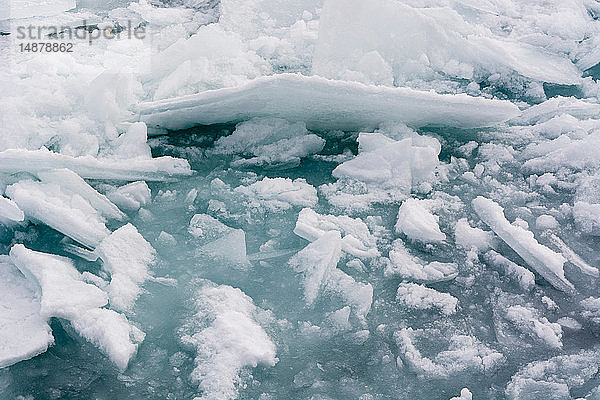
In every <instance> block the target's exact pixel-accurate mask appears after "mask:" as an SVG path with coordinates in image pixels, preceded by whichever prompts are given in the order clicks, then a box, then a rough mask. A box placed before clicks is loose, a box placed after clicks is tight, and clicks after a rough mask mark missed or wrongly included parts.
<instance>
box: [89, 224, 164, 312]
mask: <svg viewBox="0 0 600 400" xmlns="http://www.w3.org/2000/svg"><path fill="white" fill-rule="evenodd" d="M95 254H96V255H97V256H98V257H100V258H101V259H102V261H103V263H102V268H103V269H104V270H106V271H107V272H108V273H109V274H110V284H109V286H108V295H109V298H110V306H111V308H114V309H116V310H120V311H125V310H130V309H131V307H132V306H133V304H134V302H135V300H136V299H137V297H138V296H139V295H140V293H141V291H142V289H141V288H140V285H142V284H143V283H144V281H146V280H147V279H148V278H150V273H149V272H148V265H150V264H152V262H153V261H154V259H155V256H156V251H155V250H154V248H152V246H151V245H150V243H148V242H147V241H146V240H145V239H144V238H143V237H142V235H140V233H139V232H138V231H137V229H136V228H135V226H133V225H131V224H127V225H124V226H122V227H120V228H119V229H117V230H116V231H114V232H113V233H111V234H110V236H109V237H107V238H106V239H104V240H103V241H102V242H101V243H100V244H99V245H98V247H96V250H95Z"/></svg>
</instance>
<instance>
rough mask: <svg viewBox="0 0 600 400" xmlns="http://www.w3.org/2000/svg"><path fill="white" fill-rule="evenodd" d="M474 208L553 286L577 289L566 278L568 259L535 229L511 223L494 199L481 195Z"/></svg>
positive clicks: (480, 216)
mask: <svg viewBox="0 0 600 400" xmlns="http://www.w3.org/2000/svg"><path fill="white" fill-rule="evenodd" d="M473 208H474V209H475V212H477V215H479V218H481V220H482V221H483V222H485V223H486V224H488V225H489V227H490V228H492V230H493V231H494V232H495V233H496V234H497V235H498V236H499V237H500V238H501V239H502V240H504V241H505V242H506V244H508V245H509V246H510V247H512V249H513V250H514V251H516V252H517V254H519V255H520V256H521V257H522V258H523V260H525V262H526V263H527V264H528V265H529V266H530V267H531V268H533V269H534V270H535V271H536V272H537V273H539V274H540V275H541V276H542V277H543V278H544V279H546V280H547V281H548V282H549V283H550V284H551V285H552V286H554V287H556V288H557V289H559V290H562V291H564V292H568V293H572V292H574V290H575V288H574V287H573V285H572V284H571V282H569V281H568V280H567V278H565V272H564V270H563V265H564V263H565V262H566V261H567V260H566V259H565V258H564V257H563V256H562V255H561V254H558V253H555V252H554V251H552V250H550V249H549V248H547V247H546V246H544V245H541V244H540V243H538V241H537V240H536V239H535V237H534V236H533V233H532V232H530V231H528V230H525V229H523V228H522V227H520V226H515V225H511V223H510V222H508V220H507V219H506V217H505V216H504V210H503V209H502V207H500V205H498V204H497V203H495V202H494V201H492V200H490V199H486V198H485V197H481V196H479V197H477V198H476V199H474V200H473Z"/></svg>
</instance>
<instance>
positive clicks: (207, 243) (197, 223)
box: [188, 214, 249, 268]
mask: <svg viewBox="0 0 600 400" xmlns="http://www.w3.org/2000/svg"><path fill="white" fill-rule="evenodd" d="M188 232H189V233H190V234H191V235H192V236H194V237H195V238H196V239H198V240H199V241H200V247H198V249H197V253H198V254H202V255H206V256H209V257H213V258H216V259H221V260H226V261H229V262H232V263H234V264H236V265H238V266H240V267H242V268H247V267H248V266H249V262H248V258H247V257H246V233H245V232H244V231H243V230H241V229H234V228H230V227H228V226H227V225H225V224H223V223H222V222H221V221H219V220H218V219H216V218H213V217H211V216H210V215H207V214H195V215H194V216H193V217H192V219H191V220H190V226H189V228H188Z"/></svg>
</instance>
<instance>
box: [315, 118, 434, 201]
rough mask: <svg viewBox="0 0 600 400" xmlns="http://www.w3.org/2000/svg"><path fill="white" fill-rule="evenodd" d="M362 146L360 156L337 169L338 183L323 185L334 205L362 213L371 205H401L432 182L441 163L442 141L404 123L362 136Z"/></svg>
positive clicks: (360, 143)
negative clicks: (439, 156) (416, 190)
mask: <svg viewBox="0 0 600 400" xmlns="http://www.w3.org/2000/svg"><path fill="white" fill-rule="evenodd" d="M398 131H400V132H398ZM384 133H385V134H387V135H390V136H394V137H399V140H394V139H390V138H389V137H387V136H385V135H384ZM358 144H359V153H358V155H357V156H356V157H354V158H353V159H351V160H348V161H346V162H344V163H342V164H340V165H338V166H337V167H336V168H335V169H334V170H333V172H332V175H333V176H334V177H335V178H337V179H338V181H337V182H335V183H333V184H329V185H324V186H322V189H323V191H324V193H325V195H326V196H327V200H328V201H329V202H330V203H331V204H332V205H335V206H339V207H343V208H349V209H357V210H362V209H368V208H369V205H370V204H371V203H385V202H398V201H400V200H403V199H405V198H406V196H407V195H408V194H410V192H411V191H412V189H413V188H420V187H421V186H422V185H423V184H425V183H427V182H429V181H430V180H432V179H433V177H434V171H435V169H436V167H437V166H438V164H439V160H438V155H439V153H440V150H441V145H440V143H439V141H438V140H437V139H435V138H432V137H428V136H421V135H418V134H417V133H416V132H414V131H412V130H411V129H409V128H407V127H406V126H405V125H401V124H396V125H393V124H387V125H385V126H382V129H381V132H376V133H361V134H360V135H359V136H358Z"/></svg>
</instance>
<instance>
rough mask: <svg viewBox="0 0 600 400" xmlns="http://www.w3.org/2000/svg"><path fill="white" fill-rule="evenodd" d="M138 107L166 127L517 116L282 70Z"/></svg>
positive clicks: (513, 111)
mask: <svg viewBox="0 0 600 400" xmlns="http://www.w3.org/2000/svg"><path fill="white" fill-rule="evenodd" d="M474 110H477V111H476V112H475V111H474ZM138 112H139V118H140V120H141V121H145V122H146V124H147V125H148V126H152V127H155V126H158V127H163V128H167V129H171V130H180V129H185V128H189V127H192V126H195V125H211V124H218V123H226V122H239V121H246V120H249V119H251V118H254V117H276V118H283V119H285V120H288V121H306V125H307V127H308V129H314V130H335V129H339V130H345V131H353V130H354V131H356V130H359V129H363V128H364V127H375V126H378V125H379V124H380V123H381V121H399V122H404V123H406V124H407V125H409V126H414V127H421V126H455V127H463V128H475V127H483V126H492V125H495V124H497V123H499V122H502V121H506V120H508V119H510V118H513V117H516V116H517V115H518V113H519V110H518V108H517V107H516V106H515V105H513V104H512V103H511V102H509V101H500V100H488V99H484V98H483V97H470V96H467V95H443V94H437V93H434V92H425V91H419V90H414V89H410V88H392V87H382V86H369V85H364V84H361V83H357V82H347V81H337V80H329V79H325V78H322V77H319V76H304V75H300V74H289V73H283V74H275V75H272V76H264V77H260V78H257V79H255V80H253V81H251V82H249V83H247V84H245V85H242V86H239V87H234V88H224V89H217V90H208V91H205V92H202V93H198V94H194V95H189V96H183V97H180V98H174V99H165V100H159V101H154V102H148V103H144V104H141V105H140V106H138Z"/></svg>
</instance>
